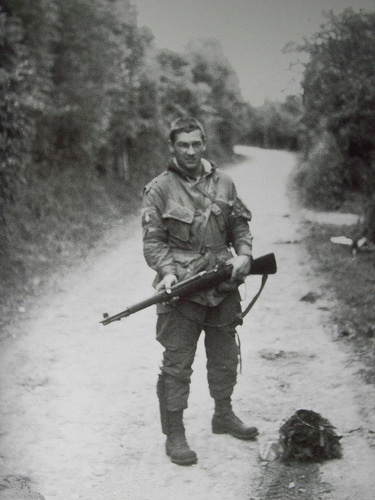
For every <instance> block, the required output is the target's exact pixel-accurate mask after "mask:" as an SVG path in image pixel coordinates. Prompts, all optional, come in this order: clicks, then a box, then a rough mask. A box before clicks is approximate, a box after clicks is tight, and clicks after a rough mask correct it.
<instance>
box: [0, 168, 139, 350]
mask: <svg viewBox="0 0 375 500" xmlns="http://www.w3.org/2000/svg"><path fill="white" fill-rule="evenodd" d="M140 193H141V189H140V188H139V189H138V188H137V187H136V186H132V188H129V186H127V185H126V184H125V183H124V182H123V181H122V180H116V179H103V178H97V177H95V176H93V175H91V174H90V173H89V172H84V171H83V172H81V173H80V174H79V175H77V174H76V173H75V172H73V171H72V172H71V175H70V174H69V172H68V173H67V172H64V173H63V174H58V173H57V174H56V175H55V176H54V177H49V178H47V179H40V180H39V181H38V183H35V184H34V185H27V186H25V187H24V188H23V192H19V193H17V194H18V195H19V197H20V198H22V199H23V205H22V207H20V206H18V205H17V204H15V205H14V207H13V208H12V212H11V213H10V214H9V217H8V223H9V232H10V241H11V245H10V248H9V252H8V254H7V255H6V256H5V258H4V259H3V262H2V264H3V265H1V266H0V340H1V338H4V337H7V336H8V331H9V332H12V331H13V330H14V328H13V327H14V325H17V323H18V319H19V317H20V316H23V315H25V314H27V313H28V311H29V310H30V308H31V307H32V303H33V301H34V300H35V298H37V297H39V296H42V295H43V294H48V293H50V290H51V286H52V283H54V284H56V283H57V282H58V278H59V276H61V275H64V274H65V273H66V272H67V271H68V270H69V269H72V268H73V267H74V266H76V265H77V264H79V263H80V262H84V260H85V259H86V258H87V257H88V256H90V254H91V255H92V254H97V253H98V252H101V251H104V250H105V247H107V246H110V245H111V243H113V241H111V239H113V238H114V237H116V235H117V234H118V227H119V226H120V225H125V224H126V220H127V218H128V217H129V216H131V215H132V213H134V211H135V210H136V209H137V207H138V206H139V204H140ZM35 200H42V201H43V203H37V202H36V201H35ZM41 206H42V207H43V210H41V209H40V207H41Z"/></svg>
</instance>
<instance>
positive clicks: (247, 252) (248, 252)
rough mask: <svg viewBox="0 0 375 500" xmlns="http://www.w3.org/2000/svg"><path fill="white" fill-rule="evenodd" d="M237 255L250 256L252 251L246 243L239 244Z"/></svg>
mask: <svg viewBox="0 0 375 500" xmlns="http://www.w3.org/2000/svg"><path fill="white" fill-rule="evenodd" d="M237 255H247V256H248V257H251V258H252V257H253V252H252V250H251V248H249V247H248V246H247V245H241V246H240V247H239V249H238V251H237Z"/></svg>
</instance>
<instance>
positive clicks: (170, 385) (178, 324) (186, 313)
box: [157, 301, 204, 411]
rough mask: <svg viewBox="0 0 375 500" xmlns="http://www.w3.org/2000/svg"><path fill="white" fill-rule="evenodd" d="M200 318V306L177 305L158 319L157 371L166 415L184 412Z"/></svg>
mask: <svg viewBox="0 0 375 500" xmlns="http://www.w3.org/2000/svg"><path fill="white" fill-rule="evenodd" d="M203 315H204V308H203V307H202V306H200V305H199V304H194V303H191V302H188V301H179V303H178V309H177V307H176V308H175V307H168V308H167V309H166V312H164V313H162V314H159V315H158V322H157V340H158V341H159V342H160V343H161V344H162V346H163V347H164V353H163V360H162V367H161V371H162V374H163V379H164V391H165V392H164V394H165V404H166V408H167V410H168V411H178V410H184V409H185V408H187V403H188V397H189V390H190V379H191V375H192V373H193V370H192V364H193V361H194V357H195V352H196V349H197V342H198V339H199V335H200V332H201V327H200V326H199V324H200V322H201V320H202V318H203V317H204V316H203ZM190 318H191V320H190Z"/></svg>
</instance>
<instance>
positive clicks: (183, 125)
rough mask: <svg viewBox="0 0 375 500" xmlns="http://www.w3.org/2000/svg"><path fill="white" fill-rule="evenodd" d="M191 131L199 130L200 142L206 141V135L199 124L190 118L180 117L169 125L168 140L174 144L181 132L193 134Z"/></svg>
mask: <svg viewBox="0 0 375 500" xmlns="http://www.w3.org/2000/svg"><path fill="white" fill-rule="evenodd" d="M193 130H199V131H200V133H201V136H202V140H203V141H205V140H206V133H205V131H204V128H203V125H202V124H201V122H199V121H198V120H196V119H195V118H192V117H186V116H185V117H182V118H177V119H176V120H174V121H173V122H172V123H171V126H170V129H169V140H170V141H171V143H172V144H174V142H175V140H176V136H177V135H178V134H181V132H193Z"/></svg>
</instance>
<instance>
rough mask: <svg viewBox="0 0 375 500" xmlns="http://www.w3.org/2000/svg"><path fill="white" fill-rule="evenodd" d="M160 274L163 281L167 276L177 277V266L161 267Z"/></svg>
mask: <svg viewBox="0 0 375 500" xmlns="http://www.w3.org/2000/svg"><path fill="white" fill-rule="evenodd" d="M158 274H159V275H160V276H161V278H162V279H163V278H164V276H166V275H167V274H174V275H176V269H175V266H174V265H167V266H164V267H161V268H160V270H159V273H158Z"/></svg>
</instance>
